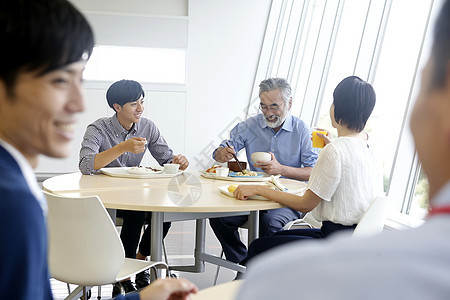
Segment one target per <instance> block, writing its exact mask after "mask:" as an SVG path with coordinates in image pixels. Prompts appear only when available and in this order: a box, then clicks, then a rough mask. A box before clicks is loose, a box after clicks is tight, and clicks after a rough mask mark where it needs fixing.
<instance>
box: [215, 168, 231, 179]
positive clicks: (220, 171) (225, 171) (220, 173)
mask: <svg viewBox="0 0 450 300" xmlns="http://www.w3.org/2000/svg"><path fill="white" fill-rule="evenodd" d="M229 172H230V169H228V168H217V169H216V175H217V176H220V177H227V176H228V173H229Z"/></svg>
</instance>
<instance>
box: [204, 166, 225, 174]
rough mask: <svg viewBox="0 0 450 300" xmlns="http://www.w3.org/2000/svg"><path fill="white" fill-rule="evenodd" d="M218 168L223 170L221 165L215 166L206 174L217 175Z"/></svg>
mask: <svg viewBox="0 0 450 300" xmlns="http://www.w3.org/2000/svg"><path fill="white" fill-rule="evenodd" d="M217 168H222V166H221V165H214V166H212V167H211V168H209V169H208V170H206V173H216V169H217Z"/></svg>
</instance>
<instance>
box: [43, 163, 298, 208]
mask: <svg viewBox="0 0 450 300" xmlns="http://www.w3.org/2000/svg"><path fill="white" fill-rule="evenodd" d="M281 181H282V182H283V184H290V185H295V186H298V187H299V188H301V187H304V186H305V185H306V184H305V183H303V182H300V181H295V180H290V179H281ZM231 183H233V184H235V183H236V182H227V181H223V180H214V179H209V178H204V177H203V176H200V172H198V171H186V172H184V173H183V174H182V175H179V176H176V177H174V178H152V179H136V178H119V177H110V176H106V175H103V174H97V175H82V174H81V173H71V174H65V175H60V176H55V177H52V178H49V179H47V180H45V181H44V183H43V188H44V189H45V190H46V191H48V192H51V193H55V194H64V195H67V196H72V197H80V196H91V195H98V196H99V197H100V199H101V200H102V202H103V204H104V205H105V207H107V208H115V209H129V210H142V211H161V212H197V213H199V212H200V213H201V212H239V211H255V210H264V209H275V208H280V207H282V206H281V205H280V204H278V203H276V202H273V201H268V200H246V201H241V200H237V199H235V198H232V197H229V196H227V195H224V194H222V193H221V192H220V191H219V189H218V188H219V187H220V186H223V185H227V184H231ZM255 184H257V183H255Z"/></svg>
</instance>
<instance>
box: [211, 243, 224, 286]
mask: <svg viewBox="0 0 450 300" xmlns="http://www.w3.org/2000/svg"><path fill="white" fill-rule="evenodd" d="M220 257H221V258H222V257H223V249H222V252H220ZM219 271H220V266H219V265H217V268H216V275H215V276H214V283H213V285H216V284H217V279H218V278H219Z"/></svg>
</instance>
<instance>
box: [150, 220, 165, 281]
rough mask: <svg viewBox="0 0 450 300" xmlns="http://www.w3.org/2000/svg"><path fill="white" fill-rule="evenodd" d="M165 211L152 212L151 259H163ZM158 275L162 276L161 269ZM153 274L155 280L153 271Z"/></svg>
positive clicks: (152, 277) (152, 278)
mask: <svg viewBox="0 0 450 300" xmlns="http://www.w3.org/2000/svg"><path fill="white" fill-rule="evenodd" d="M163 219H164V213H163V212H152V222H151V226H152V227H151V232H152V234H151V238H150V259H151V260H152V261H161V260H162V239H163V234H162V231H163ZM157 273H158V274H157V277H160V275H161V270H157ZM150 274H151V278H150V279H151V281H153V280H155V279H156V278H154V274H153V272H150Z"/></svg>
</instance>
